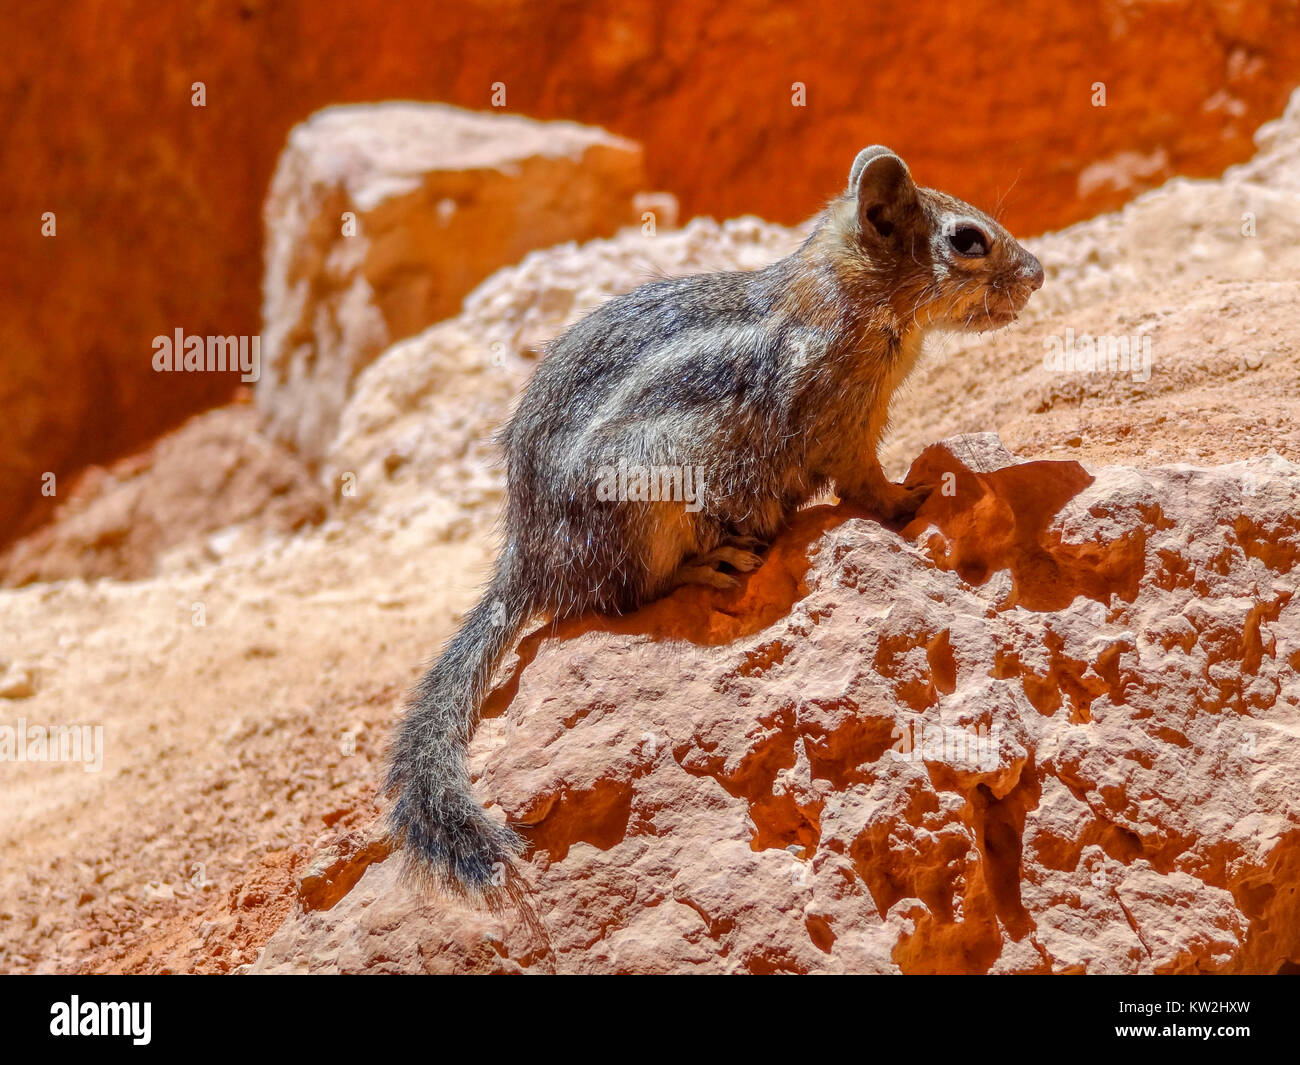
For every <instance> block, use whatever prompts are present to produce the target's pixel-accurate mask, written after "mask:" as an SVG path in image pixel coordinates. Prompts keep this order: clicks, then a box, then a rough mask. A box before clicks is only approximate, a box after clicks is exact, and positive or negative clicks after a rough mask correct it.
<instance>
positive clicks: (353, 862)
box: [298, 832, 390, 910]
mask: <svg viewBox="0 0 1300 1065" xmlns="http://www.w3.org/2000/svg"><path fill="white" fill-rule="evenodd" d="M389 850H390V848H389V845H388V842H387V840H386V839H385V837H384V835H383V833H381V832H372V833H369V834H368V835H362V834H360V833H351V834H349V835H348V836H346V837H344V839H343V840H342V841H341V842H340V843H338V844H335V845H334V846H332V847H329V848H327V849H325V850H323V851H321V852H320V853H319V854H317V855H316V856H315V857H314V858H313V859H312V861H311V864H310V865H309V866H308V867H307V869H306V871H304V872H303V874H302V876H301V877H299V878H298V901H299V904H300V905H301V906H302V908H303V909H304V910H328V909H331V908H332V907H333V906H334V905H335V903H337V902H338V900H339V899H341V898H342V897H343V896H344V895H346V894H347V893H348V892H349V891H351V890H352V887H353V885H355V884H356V882H357V881H358V880H360V879H361V876H362V874H363V873H365V871H366V867H367V866H369V865H371V864H372V863H373V862H381V861H383V860H384V859H385V858H387V857H388V853H389Z"/></svg>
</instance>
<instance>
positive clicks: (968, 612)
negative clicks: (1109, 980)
mask: <svg viewBox="0 0 1300 1065" xmlns="http://www.w3.org/2000/svg"><path fill="white" fill-rule="evenodd" d="M913 474H915V475H923V476H926V477H928V478H930V479H931V480H933V481H935V482H936V483H937V484H939V485H940V488H939V490H938V491H937V492H936V493H935V494H934V495H932V496H931V498H930V500H929V501H928V502H927V503H926V504H925V505H924V506H923V507H922V509H921V511H920V512H919V514H918V515H917V517H916V519H915V520H914V521H912V522H911V523H910V524H909V525H907V526H906V527H905V528H903V529H902V530H898V531H896V530H893V529H889V528H886V527H884V526H882V525H880V524H879V523H877V522H876V521H874V520H873V519H872V518H871V517H870V516H868V515H866V514H864V513H861V512H856V511H852V510H850V509H848V508H846V507H843V506H841V507H814V508H811V509H809V510H806V511H804V512H802V513H801V514H800V515H799V516H798V517H797V519H796V520H795V522H794V524H793V526H792V527H791V529H790V530H789V531H788V532H787V533H786V534H785V535H784V536H782V537H781V539H779V540H778V541H777V543H776V544H774V545H773V547H772V548H771V549H770V551H769V554H768V556H767V558H766V561H765V563H764V565H763V567H762V568H761V569H759V570H758V571H757V572H756V573H754V574H753V575H752V576H750V577H749V578H748V580H747V581H746V582H745V583H744V585H743V586H742V587H741V588H740V589H738V590H736V591H735V592H732V593H717V592H713V591H706V590H699V589H684V590H681V591H679V592H677V593H676V594H674V595H673V596H671V597H669V598H667V599H665V600H661V601H659V602H657V603H654V604H651V605H650V606H648V607H646V608H645V609H643V610H641V611H639V612H638V613H636V614H633V615H631V616H628V617H624V618H620V619H613V620H610V619H592V618H587V619H580V620H578V621H574V622H571V623H566V624H564V625H561V626H560V627H559V628H558V630H556V631H552V629H551V627H550V626H545V627H543V628H541V629H538V630H537V631H535V632H534V633H532V634H531V635H529V636H526V637H525V638H524V639H523V640H522V641H521V643H520V645H519V648H518V650H517V653H516V655H515V658H514V661H513V663H512V664H510V665H509V666H508V668H507V669H506V671H505V676H504V678H503V679H502V681H501V683H500V686H499V687H498V689H497V690H496V692H495V693H494V696H493V697H492V698H491V699H490V700H489V703H488V706H487V708H486V709H485V720H484V723H483V724H482V725H481V726H480V729H479V732H478V734H477V735H476V737H475V740H474V743H473V747H472V766H473V767H474V769H475V770H476V773H477V776H478V778H479V782H478V787H479V789H480V791H481V794H482V795H483V796H484V798H485V799H488V800H491V802H492V804H494V805H498V806H500V807H501V808H502V810H503V812H504V813H505V814H506V815H507V816H508V817H509V818H510V819H511V820H512V821H514V822H516V823H521V824H522V825H524V826H525V827H524V830H523V831H524V835H525V837H526V839H527V840H528V843H529V851H528V854H527V856H526V860H525V862H524V863H523V865H522V874H523V882H524V884H525V885H526V891H525V899H526V907H525V908H524V909H522V910H520V909H513V908H511V907H510V906H507V907H506V908H505V909H503V910H501V911H500V912H497V913H487V912H480V911H475V910H473V909H470V908H467V907H465V906H464V905H462V904H460V903H452V902H448V901H446V900H441V899H423V898H419V897H417V896H415V895H413V894H412V893H410V891H409V890H408V889H407V888H405V887H403V886H402V885H400V884H399V883H398V882H397V880H396V878H395V876H394V869H392V868H390V866H393V865H394V864H395V863H393V862H381V863H376V864H372V865H371V866H370V867H369V868H368V869H367V870H366V872H365V875H364V876H362V877H361V879H360V880H359V881H358V883H357V885H356V886H355V887H354V888H353V889H352V891H351V892H350V893H349V894H348V895H347V896H345V897H344V898H343V899H342V900H341V901H339V902H338V903H337V905H336V906H335V907H334V909H332V910H330V911H329V912H328V913H311V914H299V915H296V916H294V917H292V918H290V920H288V921H287V922H286V924H285V925H284V926H283V927H282V928H281V930H280V931H279V932H278V933H277V934H276V935H275V936H274V937H273V938H272V939H271V941H270V942H269V943H268V945H267V948H266V950H265V952H264V954H263V956H262V958H261V960H260V961H259V963H258V968H259V969H260V970H263V971H279V970H286V969H310V970H313V971H322V970H335V969H343V970H348V971H366V970H369V969H371V968H380V969H385V970H407V969H413V970H420V969H435V970H440V971H446V970H451V971H462V970H479V969H482V968H483V967H484V965H485V964H487V965H488V967H489V968H494V969H515V968H519V969H524V970H529V969H539V970H548V971H550V970H554V971H561V972H609V971H620V972H622V971H638V972H640V971H678V972H680V971H727V972H735V971H745V972H774V971H781V972H839V971H868V972H899V971H902V972H1134V973H1138V972H1211V971H1214V972H1222V971H1253V972H1270V971H1275V970H1277V969H1278V968H1279V967H1280V966H1282V965H1283V964H1284V963H1285V962H1286V961H1287V960H1288V959H1295V958H1296V957H1297V956H1300V911H1298V909H1297V906H1296V900H1295V895H1294V892H1293V891H1292V890H1291V888H1290V885H1289V883H1288V882H1287V881H1286V879H1285V877H1286V875H1287V871H1288V870H1291V869H1293V868H1294V867H1295V865H1296V863H1297V861H1300V831H1297V825H1296V816H1297V815H1296V811H1297V810H1298V809H1300V738H1298V737H1297V735H1296V733H1295V729H1294V726H1293V723H1294V721H1295V720H1296V716H1297V713H1300V675H1298V674H1300V601H1297V600H1296V597H1295V592H1296V583H1295V574H1294V567H1295V561H1296V552H1297V548H1298V547H1300V521H1298V519H1297V517H1296V515H1297V514H1298V513H1300V468H1298V467H1297V466H1295V465H1293V464H1291V463H1289V462H1286V461H1285V460H1283V459H1280V458H1278V457H1276V456H1269V457H1264V458H1260V459H1256V460H1252V461H1251V462H1248V463H1240V464H1234V465H1230V466H1224V467H1219V468H1213V469H1197V468H1194V467H1190V466H1172V467H1163V468H1156V469H1150V470H1138V469H1134V468H1125V467H1106V468H1098V469H1087V468H1085V467H1084V466H1082V465H1080V464H1078V463H1075V462H1069V461H1064V462H1056V461H1035V462H1024V461H1018V460H1016V459H1014V458H1013V457H1012V456H1010V455H1009V454H1008V453H1007V452H1006V451H1005V450H1004V449H1002V447H1001V445H1000V443H999V442H998V441H997V440H996V438H995V437H992V436H991V435H985V436H975V437H964V438H959V439H956V440H952V441H949V442H947V443H945V444H943V445H936V446H935V447H932V448H930V449H928V450H927V451H926V452H925V453H924V454H923V455H922V456H921V457H920V458H919V459H918V460H917V462H916V463H915V464H914V467H913ZM944 486H946V487H947V493H945V488H944ZM354 921H355V922H361V926H362V931H361V932H360V933H358V934H355V935H351V934H347V931H346V930H348V929H350V928H353V927H354V925H353V924H352V922H354ZM485 959H486V961H485ZM489 963H490V964H489Z"/></svg>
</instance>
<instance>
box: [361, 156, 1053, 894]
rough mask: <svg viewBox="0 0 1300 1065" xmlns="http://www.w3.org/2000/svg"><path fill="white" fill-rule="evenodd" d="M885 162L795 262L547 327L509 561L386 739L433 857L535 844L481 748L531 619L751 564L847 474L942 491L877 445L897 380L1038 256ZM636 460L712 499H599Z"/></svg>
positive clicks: (660, 286)
mask: <svg viewBox="0 0 1300 1065" xmlns="http://www.w3.org/2000/svg"><path fill="white" fill-rule="evenodd" d="M882 156H890V157H892V158H893V159H897V157H894V156H893V153H892V152H889V150H888V149H886V148H881V147H879V146H876V147H872V148H868V149H866V150H864V151H863V152H861V153H859V154H858V156H857V158H856V159H855V160H854V163H853V166H852V169H851V171H850V180H849V189H848V192H846V193H845V194H844V195H842V196H840V197H838V198H837V199H836V200H834V201H832V203H831V204H830V205H829V206H828V208H827V210H826V211H825V212H824V213H823V214H822V215H821V216H820V218H819V219H818V224H817V227H816V229H815V231H814V232H813V234H812V236H811V237H809V239H808V240H807V241H806V242H805V243H804V244H803V246H802V247H801V248H800V249H799V250H798V251H796V252H795V253H794V254H792V255H790V256H788V257H787V258H785V259H782V260H780V261H779V262H776V263H773V264H772V265H770V266H768V267H766V268H765V269H762V270H759V271H756V272H753V273H720V274H707V275H701V276H696V277H686V278H679V279H674V280H665V281H657V282H653V283H651V284H647V285H643V286H642V287H640V288H638V289H636V290H634V291H632V292H629V293H627V294H626V295H623V296H620V297H618V298H616V299H613V300H610V301H609V302H608V303H606V304H604V305H603V306H602V307H600V308H598V309H597V310H595V311H594V312H592V313H591V314H589V315H588V316H587V317H585V318H583V319H582V320H581V321H579V322H577V323H576V324H574V325H573V326H572V327H571V328H569V329H568V330H567V331H566V332H565V333H563V334H562V335H561V336H560V337H558V338H557V339H556V340H555V341H554V342H553V344H552V345H551V347H550V349H549V352H548V354H547V357H546V358H545V360H544V361H543V362H542V364H541V366H540V367H539V368H538V370H537V372H536V374H535V375H534V377H533V379H532V382H531V383H530V384H529V386H528V389H527V392H526V393H525V395H524V397H523V399H522V401H521V402H520V404H519V407H518V410H517V411H516V413H515V415H514V417H513V418H512V419H511V421H510V424H509V425H508V427H507V428H506V430H505V432H504V434H503V442H504V447H505V455H506V465H507V479H508V485H509V490H508V500H507V507H506V516H505V528H506V542H505V547H504V549H503V551H502V554H501V557H500V559H499V560H498V563H497V568H496V574H495V576H494V577H493V579H492V582H491V584H490V585H489V587H488V589H487V592H486V593H485V595H484V597H483V598H482V600H481V601H480V602H479V603H478V605H477V606H475V607H474V609H473V610H472V611H471V612H470V614H469V615H468V617H467V618H466V620H465V623H464V625H463V626H462V628H461V630H460V631H459V632H458V633H457V634H456V636H455V637H454V638H453V639H452V641H451V642H450V643H449V644H448V646H447V648H446V649H445V650H444V651H443V653H442V655H441V657H439V659H438V660H437V662H436V663H435V664H434V666H433V667H432V668H431V669H430V670H429V671H428V673H427V674H426V675H425V677H424V679H423V680H422V681H421V683H420V685H419V686H418V687H417V689H416V691H415V692H414V694H413V697H412V700H411V703H410V706H409V708H408V712H407V714H406V716H405V718H404V719H403V721H402V724H401V727H400V730H399V733H398V736H397V739H396V741H395V743H394V746H393V750H392V754H391V757H390V762H389V770H388V777H387V788H388V789H389V790H390V791H391V792H392V793H394V794H395V796H396V801H395V802H394V804H393V806H392V808H391V811H390V824H391V827H392V830H393V833H394V836H395V838H396V839H397V840H399V841H400V842H401V843H402V844H404V846H405V848H406V853H407V856H408V859H409V863H410V868H411V869H412V870H413V871H415V872H416V873H417V874H420V875H423V876H428V877H431V878H433V879H435V880H437V881H440V882H442V883H444V884H450V885H453V886H459V887H466V888H470V889H481V888H483V887H485V886H488V885H490V884H500V883H501V879H500V874H501V873H502V872H503V871H504V870H507V869H508V868H509V867H510V864H511V860H512V857H513V856H514V855H515V854H517V853H518V852H519V850H520V847H521V843H520V841H519V839H518V837H517V836H516V835H515V834H514V833H513V832H512V831H511V830H510V829H509V828H507V827H505V826H504V825H501V824H499V823H497V822H495V821H493V820H492V819H491V818H489V817H488V815H487V814H486V813H485V812H484V810H483V809H482V807H480V806H479V804H478V803H477V802H476V801H475V800H474V799H473V798H472V796H471V792H470V787H469V779H468V773H467V770H466V768H465V749H466V746H467V744H468V742H469V738H470V734H471V731H472V728H473V725H474V722H475V721H476V720H477V716H478V712H479V708H480V706H481V704H482V700H483V697H484V695H485V693H486V691H487V689H488V686H489V684H490V682H491V678H492V675H493V672H494V670H495V669H496V667H497V665H498V663H499V661H500V659H501V657H502V656H503V655H504V653H505V652H506V650H508V649H509V647H510V645H511V643H512V642H513V640H514V639H515V638H516V636H517V635H518V633H519V631H520V630H521V629H522V627H523V626H524V625H525V624H527V623H528V621H529V620H530V619H531V618H533V617H535V616H538V615H548V616H551V617H554V618H558V617H564V616H571V615H575V614H579V613H582V612H585V611H601V612H622V611H628V610H633V609H635V608H636V607H638V606H640V605H641V604H643V603H645V602H648V601H650V600H652V599H654V598H657V597H659V596H661V595H664V594H666V593H667V592H668V591H670V590H671V589H672V588H673V587H675V586H676V585H677V584H680V583H683V582H690V583H706V584H711V585H715V586H720V587H726V586H729V585H731V584H734V583H735V582H736V578H735V576H734V575H732V574H730V573H726V572H724V571H723V570H722V568H721V565H722V564H723V563H727V564H729V565H730V566H731V567H732V568H734V569H739V570H742V571H744V570H746V569H748V568H752V566H753V565H754V564H756V563H757V561H758V560H757V559H756V558H755V557H754V556H753V554H752V552H750V551H749V550H748V548H750V547H753V546H754V545H755V544H756V543H761V542H767V541H770V540H771V539H772V538H773V537H774V536H775V535H776V534H777V533H778V532H779V531H780V529H781V527H782V526H783V525H784V524H785V522H786V520H787V519H788V517H789V515H790V514H791V513H792V512H793V511H794V510H795V509H796V508H797V507H798V506H800V505H801V504H802V503H804V502H806V501H807V500H808V499H809V498H810V497H811V496H813V495H814V494H815V493H818V492H820V491H822V490H824V489H827V488H829V487H831V486H832V485H833V486H834V487H835V489H836V491H837V492H838V494H839V495H840V496H841V498H843V499H846V500H848V501H850V502H853V503H857V504H860V505H862V506H865V507H869V508H871V509H873V510H874V511H875V512H876V513H877V514H879V515H880V516H881V517H883V518H885V519H901V518H905V517H907V516H908V515H910V513H912V512H913V511H914V510H915V509H916V507H917V506H919V505H920V503H921V502H922V501H923V500H924V498H925V495H926V493H927V492H928V490H929V486H925V485H895V484H891V483H890V482H888V481H887V480H886V479H885V478H884V474H883V472H882V471H881V468H880V464H879V462H878V460H877V458H876V448H877V446H878V444H879V440H880V437H881V435H882V434H883V432H884V429H885V425H886V420H887V414H888V406H889V399H890V396H891V395H892V393H893V391H894V389H895V388H896V387H897V385H898V383H899V382H900V381H901V380H902V379H903V377H905V376H906V374H907V372H908V371H909V370H910V369H911V366H912V363H913V361H914V360H915V358H916V355H917V353H918V351H919V348H920V339H921V336H922V335H923V334H924V332H925V331H926V330H927V329H929V328H933V327H936V326H939V327H948V328H989V327H994V326H997V325H999V324H1003V323H1004V322H1005V321H1007V320H1009V316H1010V317H1014V314H1015V312H1016V311H1018V310H1019V308H1020V307H1021V306H1023V304H1024V302H1025V301H1026V300H1027V299H1028V298H1029V295H1030V294H1031V293H1032V291H1033V290H1034V289H1035V288H1037V287H1038V285H1040V284H1041V283H1042V269H1041V267H1040V266H1039V264H1038V262H1037V260H1035V259H1034V257H1033V256H1032V255H1030V254H1029V253H1028V252H1026V251H1025V250H1024V249H1023V248H1021V247H1020V246H1019V245H1018V244H1017V243H1016V242H1015V241H1014V240H1013V239H1012V238H1011V236H1010V235H1009V234H1008V233H1006V231H1005V230H1003V229H1002V228H1001V227H1000V226H998V225H997V223H996V222H994V221H993V220H992V219H990V218H988V217H987V216H985V215H983V214H981V213H980V212H979V211H977V210H975V209H974V208H973V207H970V206H969V205H968V204H964V203H962V202H961V201H959V200H955V199H953V198H952V197H949V196H946V195H945V194H943V193H940V192H935V191H934V190H930V189H918V188H917V187H916V186H914V185H913V184H912V181H911V177H910V175H909V174H908V172H907V168H906V166H905V165H904V164H902V161H901V160H897V163H898V167H901V174H900V172H899V171H898V170H896V169H895V170H894V171H893V172H892V173H891V174H890V175H889V180H888V181H886V182H884V184H883V186H882V187H883V188H885V189H887V190H888V195H890V196H892V197H894V200H893V202H891V203H885V204H879V203H877V204H874V205H869V204H867V203H865V202H864V203H859V202H858V198H857V190H858V187H859V181H860V180H861V179H862V175H863V172H864V171H865V170H866V168H867V166H868V164H869V163H871V162H872V161H873V160H875V159H879V158H881V157H882ZM878 209H879V210H878ZM881 212H883V213H881ZM885 218H887V219H888V221H885V220H884V219H885ZM959 225H967V226H975V227H977V229H978V231H979V232H981V233H983V234H984V235H985V238H986V240H987V242H988V243H989V244H990V245H991V247H990V249H989V253H988V254H987V255H986V256H983V257H979V258H978V259H972V258H971V257H970V256H967V255H959V254H957V252H956V251H955V250H954V245H953V244H952V242H951V239H950V238H951V235H952V233H953V232H954V229H955V227H957V226H959ZM990 299H992V303H990ZM620 463H622V464H623V466H626V467H629V468H647V467H659V468H670V469H676V470H681V469H682V468H691V469H698V468H702V469H703V471H704V487H703V490H702V492H701V493H700V496H699V498H698V499H697V500H696V501H695V503H694V504H693V505H694V507H695V509H691V507H690V506H688V505H687V503H686V501H684V500H667V501H665V500H662V499H660V500H657V501H650V500H647V499H645V498H642V497H641V495H640V493H639V492H631V491H629V492H628V493H627V496H628V498H622V499H619V498H615V499H609V498H602V497H601V496H600V491H599V489H598V487H597V486H598V483H600V482H601V479H602V477H603V476H605V475H607V474H608V471H609V470H610V469H611V468H615V467H619V465H620ZM602 469H603V471H604V473H602ZM629 483H630V482H629Z"/></svg>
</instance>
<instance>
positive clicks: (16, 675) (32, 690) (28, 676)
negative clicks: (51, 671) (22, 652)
mask: <svg viewBox="0 0 1300 1065" xmlns="http://www.w3.org/2000/svg"><path fill="white" fill-rule="evenodd" d="M35 694H36V675H35V672H34V671H33V670H32V669H31V667H30V666H24V665H22V664H20V663H18V662H9V663H5V662H4V661H3V660H0V699H30V698H31V697H32V696H33V695H35Z"/></svg>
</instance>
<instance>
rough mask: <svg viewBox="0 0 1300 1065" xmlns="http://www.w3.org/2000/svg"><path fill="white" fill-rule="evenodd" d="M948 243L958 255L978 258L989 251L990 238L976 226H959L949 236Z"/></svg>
mask: <svg viewBox="0 0 1300 1065" xmlns="http://www.w3.org/2000/svg"><path fill="white" fill-rule="evenodd" d="M948 243H949V244H951V245H952V250H953V251H955V252H956V253H957V254H958V255H965V256H967V257H968V258H971V259H978V258H979V257H980V256H982V255H987V254H988V253H989V238H988V237H986V236H985V235H984V234H983V233H981V232H980V231H979V230H978V229H976V228H975V227H974V226H958V227H957V229H956V230H955V231H954V232H953V233H952V234H951V235H950V236H949V237H948Z"/></svg>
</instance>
